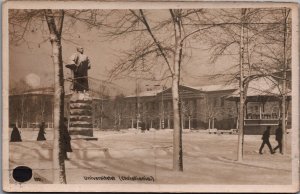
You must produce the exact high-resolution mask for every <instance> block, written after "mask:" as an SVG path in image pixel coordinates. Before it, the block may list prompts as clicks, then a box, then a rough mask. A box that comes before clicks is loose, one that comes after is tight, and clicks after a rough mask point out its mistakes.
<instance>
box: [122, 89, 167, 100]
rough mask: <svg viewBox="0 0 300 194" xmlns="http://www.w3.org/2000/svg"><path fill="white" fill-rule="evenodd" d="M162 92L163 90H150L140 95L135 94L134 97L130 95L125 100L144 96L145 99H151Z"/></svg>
mask: <svg viewBox="0 0 300 194" xmlns="http://www.w3.org/2000/svg"><path fill="white" fill-rule="evenodd" d="M160 92H162V89H159V90H149V91H142V92H140V93H139V94H138V95H137V94H133V95H129V96H125V98H133V97H137V96H143V97H147V96H148V97H150V96H156V95H157V94H158V93H160Z"/></svg>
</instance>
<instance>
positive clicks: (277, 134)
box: [274, 124, 282, 154]
mask: <svg viewBox="0 0 300 194" xmlns="http://www.w3.org/2000/svg"><path fill="white" fill-rule="evenodd" d="M275 139H276V141H277V142H278V145H277V146H276V147H275V148H274V152H275V151H276V150H277V149H279V151H280V153H281V154H282V125H281V124H279V125H278V128H277V129H276V132H275Z"/></svg>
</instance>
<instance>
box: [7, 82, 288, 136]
mask: <svg viewBox="0 0 300 194" xmlns="http://www.w3.org/2000/svg"><path fill="white" fill-rule="evenodd" d="M53 94H54V93H53V88H40V89H35V90H30V91H27V92H24V93H22V94H12V95H10V96H9V121H10V124H14V123H17V124H18V126H19V127H21V128H34V127H37V126H38V124H39V123H41V122H42V121H44V122H45V123H46V126H47V127H49V128H52V127H53ZM286 95H287V113H288V114H287V118H286V120H287V127H288V128H290V127H291V94H290V85H289V84H288V93H287V94H286ZM179 96H180V108H181V110H182V111H181V118H182V121H181V124H182V128H184V129H191V130H197V129H209V128H217V129H235V128H238V109H239V89H238V84H229V85H208V86H199V87H195V86H187V85H180V86H179ZM281 96H282V91H281V88H280V87H278V80H275V79H273V78H259V79H257V80H253V81H252V82H250V84H249V87H248V91H247V100H246V106H245V107H246V108H245V123H244V125H245V128H246V132H247V131H250V132H251V131H252V132H255V133H261V131H262V130H263V129H264V128H265V127H266V126H267V125H271V126H273V128H275V127H276V126H277V125H278V123H279V122H280V120H281V117H282V113H281V112H282V111H281V102H282V98H281ZM68 103H69V97H68V95H66V98H65V116H66V117H68V115H69V113H68V111H69V109H68V106H69V105H68ZM92 117H93V127H94V128H95V129H126V128H136V127H137V125H138V126H139V127H142V128H155V129H165V128H173V108H172V92H171V88H166V89H163V90H162V89H161V90H148V91H142V92H138V93H136V94H134V95H130V96H122V95H119V96H117V97H109V96H106V97H103V98H99V97H95V96H94V97H92Z"/></svg>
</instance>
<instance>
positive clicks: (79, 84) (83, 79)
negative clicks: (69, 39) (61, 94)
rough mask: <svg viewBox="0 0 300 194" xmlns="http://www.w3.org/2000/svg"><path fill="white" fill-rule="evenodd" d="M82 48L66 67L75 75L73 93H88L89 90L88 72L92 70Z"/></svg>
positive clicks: (78, 49)
mask: <svg viewBox="0 0 300 194" xmlns="http://www.w3.org/2000/svg"><path fill="white" fill-rule="evenodd" d="M83 52H84V50H83V48H82V47H77V52H76V53H74V54H73V55H72V56H71V57H70V64H68V65H66V67H67V68H69V69H71V71H72V73H73V89H72V90H73V91H75V92H84V93H85V92H86V91H88V90H89V83H88V70H89V69H90V68H91V63H90V60H89V58H88V57H87V56H86V55H84V54H83Z"/></svg>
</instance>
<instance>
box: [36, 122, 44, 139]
mask: <svg viewBox="0 0 300 194" xmlns="http://www.w3.org/2000/svg"><path fill="white" fill-rule="evenodd" d="M45 128H46V126H45V122H42V123H41V125H40V130H39V134H38V136H37V141H45V140H46V137H45V134H46V132H45Z"/></svg>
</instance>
